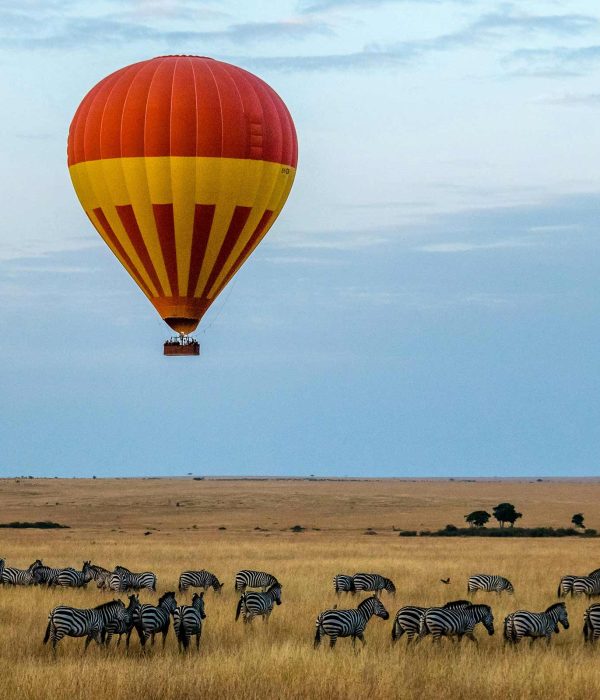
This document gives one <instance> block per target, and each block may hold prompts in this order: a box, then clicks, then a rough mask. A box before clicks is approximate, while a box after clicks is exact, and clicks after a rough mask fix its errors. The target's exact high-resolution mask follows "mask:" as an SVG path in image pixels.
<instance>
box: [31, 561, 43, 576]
mask: <svg viewBox="0 0 600 700" xmlns="http://www.w3.org/2000/svg"><path fill="white" fill-rule="evenodd" d="M40 566H43V564H42V560H41V559H36V560H35V561H34V562H33V564H30V565H29V566H28V567H27V571H29V572H30V573H33V572H34V571H35V570H36V569H39V567H40Z"/></svg>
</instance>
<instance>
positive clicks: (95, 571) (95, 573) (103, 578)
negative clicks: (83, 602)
mask: <svg viewBox="0 0 600 700" xmlns="http://www.w3.org/2000/svg"><path fill="white" fill-rule="evenodd" d="M90 570H91V572H92V579H93V580H94V581H95V582H96V585H97V586H98V588H100V589H101V590H106V589H107V588H108V587H109V586H108V583H109V580H110V577H111V574H112V571H109V570H108V569H105V568H104V567H103V566H98V565H97V564H90Z"/></svg>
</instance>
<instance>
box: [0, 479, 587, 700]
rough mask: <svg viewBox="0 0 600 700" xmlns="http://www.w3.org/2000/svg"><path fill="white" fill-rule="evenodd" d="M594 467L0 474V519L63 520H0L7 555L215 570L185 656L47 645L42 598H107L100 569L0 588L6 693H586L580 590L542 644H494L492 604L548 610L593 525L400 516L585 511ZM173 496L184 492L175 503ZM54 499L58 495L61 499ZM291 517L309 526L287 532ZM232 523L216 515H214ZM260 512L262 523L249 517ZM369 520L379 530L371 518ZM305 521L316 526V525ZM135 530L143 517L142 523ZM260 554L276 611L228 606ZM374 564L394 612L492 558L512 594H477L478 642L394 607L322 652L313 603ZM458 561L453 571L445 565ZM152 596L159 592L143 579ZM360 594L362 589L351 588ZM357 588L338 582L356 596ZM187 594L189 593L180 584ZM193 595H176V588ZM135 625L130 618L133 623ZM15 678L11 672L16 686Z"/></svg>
mask: <svg viewBox="0 0 600 700" xmlns="http://www.w3.org/2000/svg"><path fill="white" fill-rule="evenodd" d="M599 496H600V484H598V483H597V482H550V481H544V482H542V483H540V482H535V481H529V480H525V481H523V482H512V481H511V482H474V483H470V482H448V481H444V482H442V481H428V482H404V481H403V482H396V481H393V482H389V481H366V482H350V483H349V482H305V481H299V482H296V481H289V482H288V481H266V482H259V481H212V480H205V481H197V482H194V481H191V480H176V479H173V480H123V481H117V480H110V481H108V480H107V481H104V480H95V481H91V480H87V481H73V480H69V481H63V480H37V479H36V480H20V481H19V482H18V483H17V482H16V481H15V480H2V481H0V521H1V522H7V521H11V520H48V519H49V520H55V521H58V522H61V523H64V524H67V525H70V526H71V529H69V530H53V531H45V530H44V531H42V530H35V531H33V530H0V556H2V557H4V558H6V560H7V563H8V564H9V565H16V566H26V565H27V564H29V563H30V562H31V561H33V560H34V559H35V558H37V557H40V558H42V559H43V560H44V562H45V563H48V564H50V565H53V566H61V565H77V566H80V565H81V563H82V561H83V560H84V559H92V560H93V561H94V562H95V563H99V564H102V565H105V566H108V567H112V566H113V565H115V564H124V565H126V566H128V567H130V568H131V569H133V570H145V569H152V570H154V571H155V572H156V573H157V574H158V581H159V593H160V592H164V591H166V590H175V588H176V584H177V578H178V575H179V573H180V572H181V571H182V570H184V569H188V568H207V569H210V570H212V571H214V572H215V573H216V574H217V575H218V576H219V577H220V578H221V580H223V581H225V584H226V585H225V588H224V589H223V593H222V595H220V596H219V595H216V594H214V592H213V591H209V592H208V593H207V594H206V599H207V604H206V612H207V619H206V624H205V628H204V634H203V639H202V646H201V653H200V655H197V654H195V652H192V653H190V654H189V655H187V656H181V655H180V654H179V653H178V652H177V645H176V643H175V640H174V638H173V636H172V633H171V634H170V636H169V638H168V639H167V644H166V648H165V650H164V651H163V650H162V649H161V648H160V645H159V646H157V647H156V648H154V649H151V650H149V651H148V653H146V654H143V653H141V651H140V647H139V643H138V641H137V639H135V641H134V642H133V644H132V647H131V649H130V651H129V653H128V654H126V653H125V650H124V649H122V648H119V649H115V648H111V649H110V650H108V651H106V650H104V649H100V648H98V647H97V646H95V645H92V646H90V649H89V651H88V654H87V655H86V656H85V657H83V656H82V646H83V641H82V640H73V639H66V640H64V641H63V642H61V643H60V645H59V649H58V652H57V655H56V658H53V656H52V653H51V651H50V650H49V649H48V648H46V647H44V646H43V645H42V644H41V640H42V637H43V634H44V630H45V626H46V621H47V614H48V612H49V611H50V609H51V608H52V607H53V606H54V605H56V604H59V603H66V604H73V605H77V606H80V607H91V606H93V605H97V604H99V603H101V602H104V601H105V600H107V599H108V598H109V597H110V596H105V595H103V594H102V593H101V592H99V591H97V590H95V589H94V588H93V587H92V586H90V587H88V589H87V590H77V591H65V590H46V589H40V588H28V589H8V588H7V587H3V588H0V696H5V695H7V694H8V693H9V692H11V695H13V696H17V697H25V698H41V697H53V698H71V697H83V696H84V695H86V696H88V695H92V694H93V695H94V697H95V698H101V699H104V698H109V697H110V698H115V697H117V698H129V697H147V698H169V699H170V698H173V699H175V698H177V699H181V698H193V697H209V698H231V697H234V695H235V696H238V697H243V698H259V697H260V698H325V697H326V698H330V699H333V698H348V697H355V696H362V695H367V696H370V698H394V697H408V698H434V697H436V698H439V697H443V698H463V697H502V698H515V699H516V698H551V697H563V698H591V697H596V696H600V664H599V661H600V656H599V655H600V648H598V649H592V648H589V647H585V646H584V645H583V637H582V634H581V628H582V615H583V611H584V610H585V608H586V606H587V603H586V602H585V601H583V600H574V601H571V600H569V601H568V608H569V616H570V620H571V628H570V629H569V630H568V631H566V632H565V631H562V632H561V634H559V635H558V636H556V637H555V638H554V639H553V641H552V645H551V647H550V648H546V647H545V645H543V644H542V643H538V644H539V645H536V646H534V647H533V648H530V647H529V642H526V643H524V644H522V645H521V647H519V648H517V649H516V650H513V649H507V650H505V649H504V648H503V644H502V636H501V629H502V620H503V618H504V616H505V615H506V614H507V613H508V612H510V611H511V610H515V609H518V608H528V609H532V610H543V609H544V608H546V607H547V606H548V605H550V604H551V603H553V602H555V601H556V586H557V583H558V580H559V578H560V576H561V575H563V574H565V573H571V572H575V573H579V572H581V573H585V572H587V571H589V570H591V569H593V568H596V567H598V566H600V545H599V544H598V542H599V540H594V539H589V540H579V539H571V538H565V539H523V540H490V539H481V540H480V539H468V540H467V539H460V538H457V539H452V540H448V539H443V538H410V539H408V538H401V537H398V536H397V532H394V531H393V530H392V526H395V527H397V528H398V527H401V528H412V529H421V528H430V529H435V528H437V527H443V526H444V525H445V524H446V523H449V522H451V523H454V524H457V525H461V524H462V522H461V519H462V516H463V515H464V514H465V513H467V512H469V510H474V509H477V508H487V509H488V510H489V509H490V508H491V507H492V506H493V505H495V504H496V503H498V502H499V501H502V500H508V501H511V502H513V503H515V505H516V506H517V509H518V510H520V511H521V512H523V513H524V518H523V521H522V522H523V525H527V526H536V525H553V526H565V525H568V524H569V521H570V517H571V515H572V514H573V513H575V512H579V511H583V512H584V514H585V516H586V521H587V522H588V523H589V526H590V527H598V525H600V507H599V505H598V504H600V498H599ZM178 502H179V504H180V505H179V506H177V505H176V504H177V503H178ZM57 504H58V505H57ZM296 524H300V525H303V526H305V527H306V528H308V529H307V530H306V531H304V532H301V533H297V534H295V533H292V532H290V530H289V528H290V527H291V526H293V525H296ZM219 527H225V528H226V529H225V530H220V529H218V528H219ZM256 527H260V528H262V529H261V530H255V529H254V528H256ZM367 527H372V528H374V529H375V530H376V531H377V532H378V534H377V535H376V536H366V535H364V534H363V533H364V530H365V529H366V528H367ZM313 528H319V529H318V530H317V529H313ZM144 532H151V534H150V535H144ZM243 567H252V568H259V569H265V570H267V571H270V572H272V573H274V574H275V575H277V576H278V578H279V579H280V580H281V581H282V583H283V595H282V597H283V604H282V605H281V606H280V607H279V608H276V609H275V610H274V612H273V615H272V616H271V621H270V623H269V625H264V624H263V623H262V622H261V621H260V620H258V621H255V622H254V623H253V625H252V627H251V628H250V629H244V626H243V625H242V623H241V622H238V623H237V624H236V623H235V622H234V615H235V607H236V603H237V596H236V595H235V593H234V591H233V577H234V574H235V571H236V570H237V569H239V568H243ZM359 570H367V571H380V572H381V573H384V574H385V575H387V576H389V577H390V578H392V579H393V580H394V581H395V583H396V586H397V588H398V593H397V594H396V596H395V597H391V596H388V595H387V594H383V597H382V599H383V602H384V603H385V605H386V607H387V608H388V610H389V612H390V616H391V618H393V614H394V613H395V611H396V610H397V608H399V607H400V606H401V605H404V604H407V603H415V604H427V605H432V604H436V603H443V602H444V601H446V600H450V599H454V598H462V597H465V594H466V580H467V577H468V576H469V575H470V574H472V573H476V572H498V573H501V574H503V575H506V576H507V577H508V578H510V579H511V580H512V581H513V583H514V585H515V589H516V593H515V595H514V596H512V597H508V596H500V597H497V596H495V595H485V594H480V595H479V599H480V600H481V601H482V602H483V601H485V602H489V603H490V604H491V605H492V606H493V610H494V616H495V621H496V630H497V631H496V634H495V635H494V636H493V637H488V635H487V634H486V633H485V630H484V629H483V628H481V627H479V628H478V629H477V632H476V634H477V637H478V638H479V640H480V644H479V646H478V647H476V646H475V645H473V644H471V643H470V642H468V641H464V642H463V643H462V645H460V646H458V645H452V644H451V643H449V642H442V644H441V645H439V647H432V645H431V642H430V640H426V641H424V642H423V643H422V644H421V645H418V646H416V647H414V648H408V649H407V647H406V643H405V642H404V641H401V642H399V643H398V644H397V645H396V646H392V645H391V642H390V632H391V625H392V619H390V620H389V621H387V622H383V621H382V620H379V619H374V620H372V621H371V622H370V623H369V626H368V627H367V631H366V639H367V646H366V647H365V648H364V649H362V650H360V651H358V652H357V653H354V652H353V650H352V646H351V643H350V642H349V640H339V642H338V646H337V648H336V649H335V650H334V651H333V652H331V651H330V650H329V649H328V648H327V646H326V645H323V647H322V648H321V649H319V650H317V651H314V650H313V648H312V640H313V637H314V620H315V617H316V615H317V613H318V612H319V611H320V610H323V609H325V608H327V607H331V606H332V605H333V604H335V603H336V599H335V595H334V593H333V588H332V585H331V578H332V576H333V574H335V573H337V572H345V573H354V572H355V571H359ZM448 576H449V577H450V580H451V582H450V585H448V586H445V585H443V584H442V583H440V581H439V579H440V578H445V577H448ZM141 598H142V600H145V601H149V602H151V601H152V600H153V599H154V596H151V595H147V594H142V595H141ZM357 598H358V597H357ZM357 598H355V599H352V598H351V597H348V598H342V601H347V604H348V605H349V606H354V605H356V603H357V602H358V600H357ZM190 599H191V593H189V594H188V595H187V596H186V598H185V600H187V601H189V600H190ZM184 602H185V601H184ZM134 634H135V633H134ZM9 689H12V690H9Z"/></svg>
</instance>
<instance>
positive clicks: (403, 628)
mask: <svg viewBox="0 0 600 700" xmlns="http://www.w3.org/2000/svg"><path fill="white" fill-rule="evenodd" d="M469 605H471V601H469V600H451V601H450V602H448V603H445V604H444V605H442V608H446V609H447V610H455V609H457V608H465V607H467V606H469ZM427 609H428V608H421V607H419V606H417V605H405V606H404V607H402V608H400V610H398V612H397V613H396V617H395V618H394V624H393V625H392V642H397V641H398V640H399V639H400V638H401V637H402V635H403V634H406V639H407V643H408V644H410V643H411V642H412V640H413V639H414V638H415V637H417V636H418V634H419V624H420V621H421V616H422V615H423V614H424V613H425V611H426V610H427Z"/></svg>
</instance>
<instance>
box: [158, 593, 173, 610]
mask: <svg viewBox="0 0 600 700" xmlns="http://www.w3.org/2000/svg"><path fill="white" fill-rule="evenodd" d="M158 607H159V608H165V609H166V610H168V611H169V612H170V613H171V612H173V610H175V608H176V607H177V601H176V600H175V591H169V592H168V593H165V594H164V595H161V597H160V598H159V599H158Z"/></svg>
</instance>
